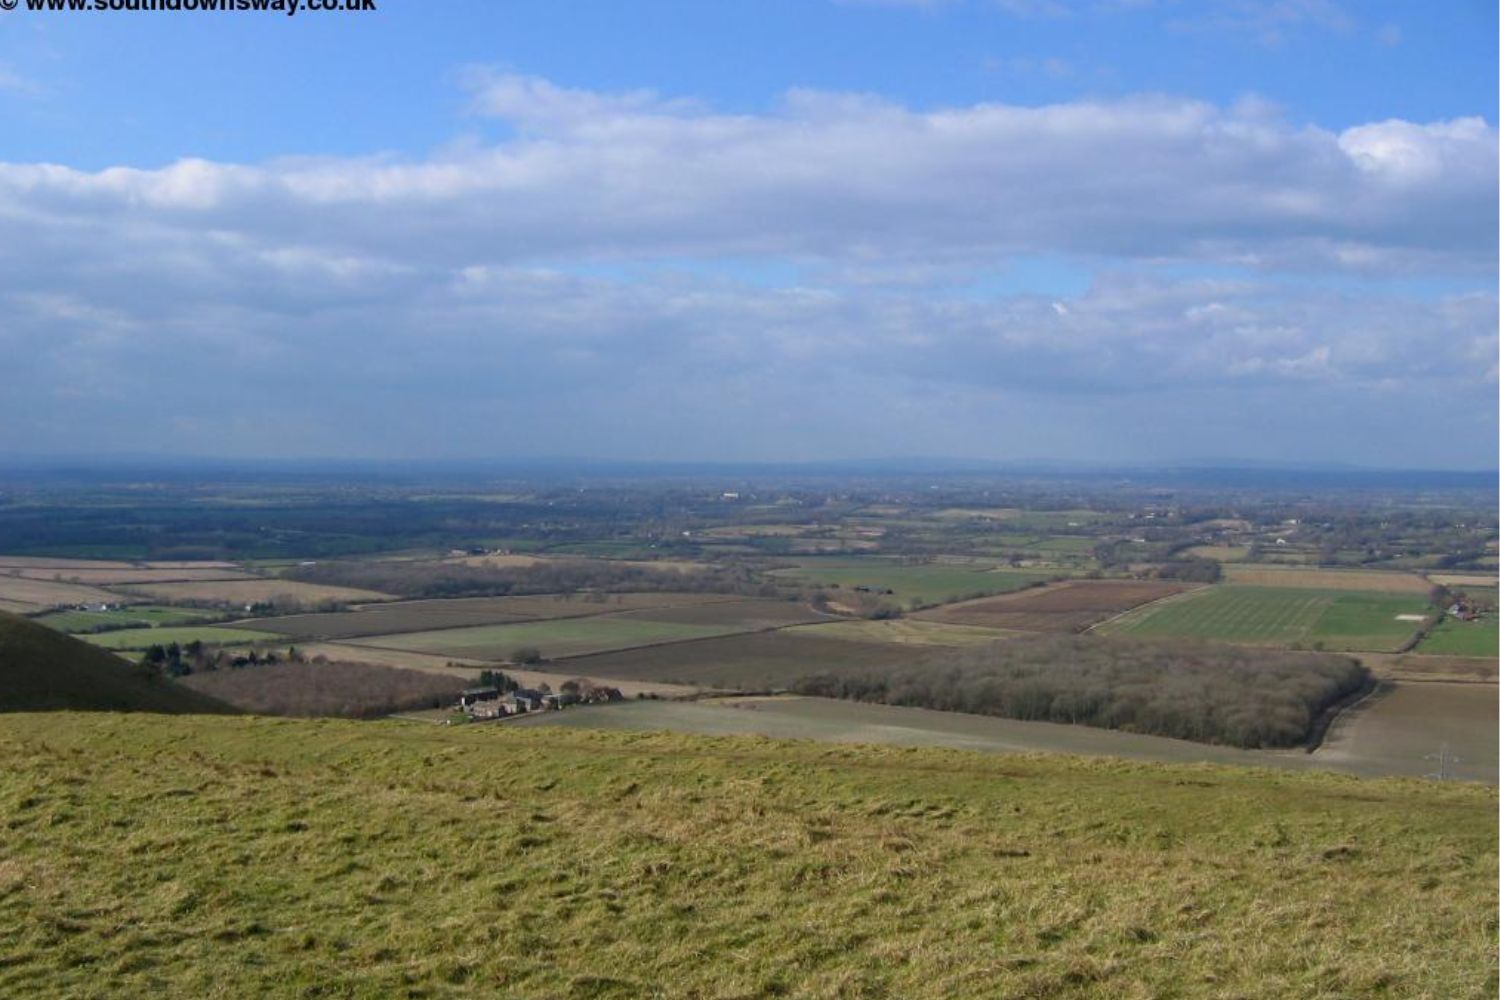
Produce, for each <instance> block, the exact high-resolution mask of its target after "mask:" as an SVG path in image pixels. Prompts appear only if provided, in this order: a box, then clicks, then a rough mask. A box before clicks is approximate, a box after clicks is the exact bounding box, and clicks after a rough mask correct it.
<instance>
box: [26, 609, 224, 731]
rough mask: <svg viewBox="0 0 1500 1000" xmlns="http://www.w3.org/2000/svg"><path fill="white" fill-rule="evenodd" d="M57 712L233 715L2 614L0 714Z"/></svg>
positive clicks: (98, 651)
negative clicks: (99, 711) (220, 713)
mask: <svg viewBox="0 0 1500 1000" xmlns="http://www.w3.org/2000/svg"><path fill="white" fill-rule="evenodd" d="M57 709H77V710H102V711H114V712H167V713H178V712H225V711H229V709H228V708H227V707H225V706H224V705H222V704H220V703H219V702H217V701H214V700H213V699H211V698H208V697H206V696H204V695H201V694H198V693H197V692H195V691H189V690H188V689H186V688H183V687H178V686H177V685H175V684H172V683H170V682H168V681H164V680H161V679H160V678H155V677H150V676H147V675H145V674H142V673H141V672H140V671H137V670H135V669H134V668H133V667H132V666H131V665H130V664H128V663H126V662H125V661H124V660H122V659H120V658H119V657H118V656H115V655H113V654H111V653H107V652H105V651H104V650H102V649H98V648H95V647H94V646H91V645H89V644H88V643H86V642H83V641H81V640H79V639H75V638H73V637H72V636H69V635H63V634H62V633H61V632H56V631H53V630H52V629H50V628H47V627H45V626H43V625H38V624H37V623H36V622H33V621H30V620H28V619H26V618H19V617H17V616H15V615H8V614H4V613H3V612H0V712H38V711H54V710H57Z"/></svg>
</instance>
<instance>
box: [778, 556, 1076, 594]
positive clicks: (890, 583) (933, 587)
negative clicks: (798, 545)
mask: <svg viewBox="0 0 1500 1000" xmlns="http://www.w3.org/2000/svg"><path fill="white" fill-rule="evenodd" d="M775 575H777V576H780V577H783V578H787V579H799V580H806V581H807V582H809V583H815V584H824V585H829V584H838V586H839V587H841V588H846V589H853V588H855V587H870V588H874V589H878V590H891V591H894V592H895V593H894V595H893V596H894V599H895V600H896V601H898V602H900V603H907V602H911V601H916V602H917V603H919V604H942V603H946V602H948V601H952V600H956V599H958V598H960V597H967V596H980V595H987V594H1006V593H1009V592H1010V591H1012V590H1020V589H1021V588H1022V587H1025V586H1028V585H1029V584H1032V583H1036V582H1037V581H1039V580H1045V579H1046V578H1047V576H1046V574H1042V573H1027V572H1024V571H1020V570H1016V571H1012V570H991V569H990V568H988V567H983V566H981V567H966V566H943V565H922V566H902V565H900V564H898V563H890V562H881V561H877V560H852V559H807V560H804V561H802V563H801V564H800V565H798V566H797V568H795V569H786V570H776V571H775Z"/></svg>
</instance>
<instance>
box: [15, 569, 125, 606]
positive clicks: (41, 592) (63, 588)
mask: <svg viewBox="0 0 1500 1000" xmlns="http://www.w3.org/2000/svg"><path fill="white" fill-rule="evenodd" d="M120 600H121V598H120V595H118V594H112V593H110V592H109V591H107V590H101V589H99V588H98V587H89V586H85V585H83V584H73V583H55V582H52V581H50V580H30V579H27V578H25V577H19V576H7V575H4V574H3V573H0V601H3V602H5V604H7V605H10V607H8V608H7V609H6V610H14V611H16V612H17V613H20V614H27V613H30V612H33V611H41V610H43V609H45V608H57V607H63V606H65V605H69V604H118V603H119V602H120Z"/></svg>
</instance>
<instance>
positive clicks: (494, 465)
mask: <svg viewBox="0 0 1500 1000" xmlns="http://www.w3.org/2000/svg"><path fill="white" fill-rule="evenodd" d="M79 465H89V466H96V467H98V468H99V470H100V471H104V470H122V469H127V468H136V469H142V470H147V469H151V468H160V469H164V470H173V471H179V470H182V469H186V468H190V467H193V466H207V467H211V468H216V469H236V468H243V469H247V470H249V469H275V468H286V469H298V470H303V469H306V468H307V467H309V466H323V467H325V468H332V469H338V470H341V471H356V470H360V469H369V470H372V471H373V470H377V469H390V470H397V469H402V468H409V469H417V468H422V469H434V470H439V469H443V470H455V471H456V470H459V469H462V468H465V467H467V468H469V469H472V470H474V471H491V470H496V471H498V470H527V469H532V470H546V471H553V472H556V471H591V470H637V471H647V470H662V471H666V470H680V471H690V470H715V471H721V472H732V471H736V470H744V471H770V470H798V471H817V470H819V469H827V470H836V471H840V472H846V473H847V472H850V471H858V470H869V471H879V472H882V473H900V472H908V473H913V474H955V473H963V472H1043V473H1051V474H1059V473H1068V472H1077V473H1091V474H1101V473H1128V472H1173V471H1177V472H1214V471H1222V472H1282V473H1289V472H1301V473H1321V474H1326V475H1338V474H1350V475H1361V474H1376V475H1414V474H1415V475H1444V474H1447V475H1463V476H1476V477H1477V476H1492V477H1500V467H1469V468H1463V467H1453V466H1426V467H1422V466H1377V465H1362V464H1358V463H1352V462H1345V461H1318V460H1299V461H1273V460H1267V459H1253V458H1230V457H1217V458H1214V457H1210V458H1204V457H1197V458H1176V459H1161V460H1124V461H1120V460H1104V459H1043V458H1016V459H996V458H955V457H951V456H942V455H893V456H878V457H860V458H815V459H799V458H774V459H764V458H762V459H697V458H673V459H652V458H603V457H599V456H577V455H546V456H529V457H497V456H475V455H468V456H445V457H409V456H408V457H387V458H377V457H348V456H331V455H301V456H280V457H278V456H267V455H257V456H244V455H241V456H218V455H179V454H164V453H159V452H124V453H111V454H92V453H86V452H51V453H14V452H12V453H6V452H0V469H12V470H29V471H64V468H65V467H76V466H79ZM79 471H83V470H79Z"/></svg>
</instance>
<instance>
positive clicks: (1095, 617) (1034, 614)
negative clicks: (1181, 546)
mask: <svg viewBox="0 0 1500 1000" xmlns="http://www.w3.org/2000/svg"><path fill="white" fill-rule="evenodd" d="M1187 589H1189V585H1187V584H1180V583H1170V582H1166V581H1159V580H1069V581H1066V582H1063V583H1057V584H1052V585H1050V586H1047V587H1043V588H1040V589H1032V590H1026V591H1022V592H1021V593H1017V594H1006V595H1004V596H1001V597H988V598H984V599H982V600H977V601H964V602H961V603H958V604H950V605H947V606H945V607H941V608H936V609H933V610H930V611H924V612H922V613H921V614H920V615H918V616H917V617H918V618H920V619H922V620H924V621H932V622H945V623H948V624H952V625H978V626H983V627H986V628H998V629H1010V630H1015V631H1019V632H1078V631H1082V630H1083V629H1085V628H1087V627H1089V626H1090V625H1094V624H1096V623H1098V622H1101V621H1104V620H1105V619H1107V618H1111V617H1114V616H1115V615H1118V614H1120V613H1121V612H1123V611H1128V610H1130V609H1131V608H1135V607H1139V606H1140V605H1143V604H1148V603H1150V602H1152V601H1159V600H1161V599H1162V598H1164V597H1171V596H1172V595H1174V594H1180V593H1182V592H1183V591H1185V590H1187Z"/></svg>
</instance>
